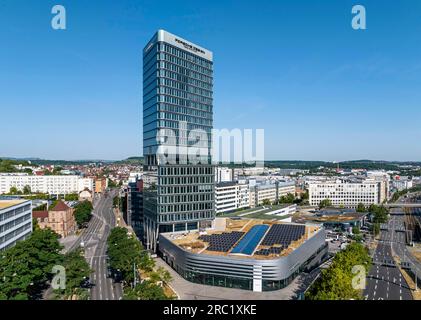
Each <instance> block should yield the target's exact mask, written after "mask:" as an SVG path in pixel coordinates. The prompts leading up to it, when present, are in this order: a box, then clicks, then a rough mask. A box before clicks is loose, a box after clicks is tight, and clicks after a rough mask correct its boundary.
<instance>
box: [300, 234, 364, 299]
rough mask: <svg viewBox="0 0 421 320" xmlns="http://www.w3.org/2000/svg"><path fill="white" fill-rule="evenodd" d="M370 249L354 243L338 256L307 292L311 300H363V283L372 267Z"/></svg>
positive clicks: (306, 295) (307, 296)
mask: <svg viewBox="0 0 421 320" xmlns="http://www.w3.org/2000/svg"><path fill="white" fill-rule="evenodd" d="M371 263H372V260H371V257H370V255H369V252H368V249H367V248H366V247H364V245H362V244H361V243H357V242H353V243H351V244H350V245H348V246H347V247H346V249H345V250H343V251H341V252H339V253H337V254H336V256H335V258H333V261H332V264H331V265H330V267H329V268H327V269H325V270H323V271H322V273H321V275H320V277H319V278H318V279H317V280H316V281H315V283H314V284H313V285H312V286H311V287H310V289H309V290H308V291H307V292H306V294H305V298H306V299H309V300H351V299H354V300H359V299H362V289H361V288H362V282H364V281H365V278H366V273H367V272H368V270H369V269H370V267H371ZM355 267H357V268H355Z"/></svg>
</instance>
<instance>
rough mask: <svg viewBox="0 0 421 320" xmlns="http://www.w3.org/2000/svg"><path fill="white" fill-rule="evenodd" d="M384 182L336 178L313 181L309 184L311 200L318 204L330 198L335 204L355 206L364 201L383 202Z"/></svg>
mask: <svg viewBox="0 0 421 320" xmlns="http://www.w3.org/2000/svg"><path fill="white" fill-rule="evenodd" d="M381 190H382V182H379V181H376V180H374V179H366V180H362V181H346V180H340V179H338V180H336V181H328V182H312V183H310V184H309V202H310V205H312V206H318V205H319V204H320V202H321V201H322V200H325V199H329V200H330V201H331V202H332V205H333V206H345V207H350V208H355V207H357V206H358V204H360V203H362V204H364V205H365V206H370V205H372V204H377V205H378V204H380V203H382V199H383V197H382V194H381Z"/></svg>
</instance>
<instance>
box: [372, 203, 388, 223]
mask: <svg viewBox="0 0 421 320" xmlns="http://www.w3.org/2000/svg"><path fill="white" fill-rule="evenodd" d="M369 211H370V213H371V215H372V220H373V222H374V223H386V222H387V220H388V218H389V211H388V210H387V209H386V208H385V207H384V206H377V205H374V204H372V205H371V206H370V208H369Z"/></svg>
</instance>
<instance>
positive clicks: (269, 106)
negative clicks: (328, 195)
mask: <svg viewBox="0 0 421 320" xmlns="http://www.w3.org/2000/svg"><path fill="white" fill-rule="evenodd" d="M55 4H62V5H64V6H65V7H66V10H67V30H65V31H56V30H53V29H52V28H51V24H50V23H51V18H52V17H53V15H52V14H51V8H52V7H53V5H55ZM355 4H363V5H364V6H365V7H366V9H367V30H364V31H361V30H360V31H356V30H353V29H352V28H351V19H352V14H351V8H352V6H353V5H355ZM160 28H162V29H166V30H168V31H170V32H172V33H175V34H177V35H179V36H181V37H183V38H186V39H188V40H190V41H192V42H195V43H197V44H199V45H201V46H203V47H205V48H208V49H210V50H212V51H213V52H214V63H215V64H214V66H215V73H214V81H215V85H214V119H215V121H214V126H215V128H229V129H230V128H252V129H253V128H254V129H256V128H264V129H265V146H266V148H265V156H266V159H290V160H291V159H304V160H329V161H335V160H345V159H384V160H418V161H421V145H420V141H421V126H420V121H421V90H420V89H421V45H420V44H421V2H420V1H417V0H404V1H394V0H393V1H392V0H382V1H379V0H374V1H372V0H363V1H348V0H323V1H322V0H319V1H317V0H308V1H304V0H299V1H297V0H296V1H292V0H291V1H281V0H277V1H275V0H274V1H264V0H262V1H245V0H242V1H214V0H213V1H190V0H184V1H177V0H173V1H163V0H161V1H134V0H120V1H112V0H102V1H93V0H90V1H75V0H56V1H49V0H37V1H35V0H32V1H29V0H27V1H22V0H0V42H1V47H0V48H1V50H0V118H1V120H2V121H1V129H0V132H1V138H0V156H12V157H41V158H49V159H122V158H125V157H127V156H134V155H140V154H141V150H142V149H141V147H142V122H141V121H142V120H141V117H142V114H141V109H142V73H141V72H142V66H141V57H142V48H143V47H144V45H145V44H146V42H147V41H148V40H149V39H150V37H151V36H152V35H153V33H154V32H155V31H156V30H157V29H160Z"/></svg>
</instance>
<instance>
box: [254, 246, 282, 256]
mask: <svg viewBox="0 0 421 320" xmlns="http://www.w3.org/2000/svg"><path fill="white" fill-rule="evenodd" d="M283 249H284V248H283V247H270V248H268V249H260V250H258V251H256V252H255V253H254V254H257V255H259V256H268V255H270V254H281V252H282V250H283Z"/></svg>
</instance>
